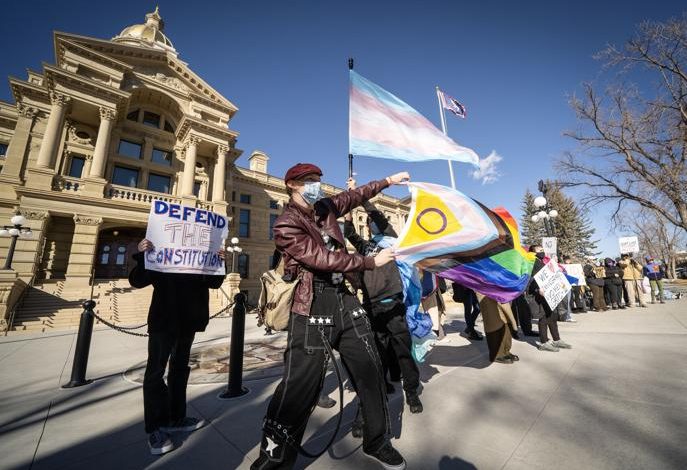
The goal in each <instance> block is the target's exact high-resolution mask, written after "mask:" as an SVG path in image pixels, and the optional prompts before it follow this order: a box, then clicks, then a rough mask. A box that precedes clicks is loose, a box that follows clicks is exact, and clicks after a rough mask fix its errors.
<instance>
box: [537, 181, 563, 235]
mask: <svg viewBox="0 0 687 470" xmlns="http://www.w3.org/2000/svg"><path fill="white" fill-rule="evenodd" d="M548 190H549V188H548V186H547V185H546V183H545V182H544V181H543V180H539V191H541V193H542V196H537V197H536V198H534V206H535V207H536V208H537V209H539V212H537V213H536V214H534V215H533V216H532V219H531V220H532V222H535V223H537V222H539V221H540V220H541V221H542V222H544V230H546V236H547V237H555V236H556V226H555V225H554V223H553V219H555V218H556V217H558V211H557V210H556V209H552V208H551V207H550V206H549V201H547V199H546V193H547V192H548Z"/></svg>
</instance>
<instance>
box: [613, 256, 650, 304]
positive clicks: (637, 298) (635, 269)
mask: <svg viewBox="0 0 687 470" xmlns="http://www.w3.org/2000/svg"><path fill="white" fill-rule="evenodd" d="M618 266H620V267H621V268H622V269H623V282H624V283H625V289H626V290H627V306H628V307H632V305H633V304H635V302H636V305H637V307H644V308H646V304H645V303H644V299H643V298H642V291H643V290H644V288H643V287H642V278H643V275H642V265H641V264H639V263H638V262H636V261H635V260H634V259H632V257H631V256H630V255H629V254H627V253H626V254H623V255H622V256H621V257H620V261H619V262H618Z"/></svg>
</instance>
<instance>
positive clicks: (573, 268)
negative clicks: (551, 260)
mask: <svg viewBox="0 0 687 470" xmlns="http://www.w3.org/2000/svg"><path fill="white" fill-rule="evenodd" d="M563 267H564V268H565V272H567V273H568V274H569V275H570V276H572V277H576V278H577V279H578V281H577V284H575V285H576V286H586V285H587V282H586V281H585V279H584V268H582V265H581V264H564V265H563Z"/></svg>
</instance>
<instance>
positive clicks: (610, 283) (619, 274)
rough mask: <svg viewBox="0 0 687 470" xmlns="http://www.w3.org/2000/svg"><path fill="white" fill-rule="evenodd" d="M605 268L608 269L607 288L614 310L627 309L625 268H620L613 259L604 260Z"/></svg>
mask: <svg viewBox="0 0 687 470" xmlns="http://www.w3.org/2000/svg"><path fill="white" fill-rule="evenodd" d="M604 267H605V268H606V278H605V288H606V290H607V291H608V296H609V299H610V304H611V306H612V308H613V310H617V309H619V308H621V309H624V308H626V307H625V304H624V303H623V268H621V267H620V266H618V265H617V264H616V262H615V260H613V259H612V258H606V259H605V260H604Z"/></svg>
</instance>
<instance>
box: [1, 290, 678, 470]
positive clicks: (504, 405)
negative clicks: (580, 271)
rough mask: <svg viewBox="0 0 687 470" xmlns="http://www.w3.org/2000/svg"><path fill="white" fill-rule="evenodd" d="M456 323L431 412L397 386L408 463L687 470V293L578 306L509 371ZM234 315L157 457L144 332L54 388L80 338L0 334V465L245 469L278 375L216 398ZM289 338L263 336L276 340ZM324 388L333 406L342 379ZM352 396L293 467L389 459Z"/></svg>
mask: <svg viewBox="0 0 687 470" xmlns="http://www.w3.org/2000/svg"><path fill="white" fill-rule="evenodd" d="M449 319H450V321H451V323H450V325H449V326H448V331H449V341H447V342H442V343H440V344H439V345H437V346H436V347H435V349H434V351H433V352H432V353H431V355H430V356H429V358H428V359H427V361H426V363H424V364H423V365H422V366H421V372H422V380H423V385H424V391H423V394H422V400H423V402H424V405H425V411H424V413H422V414H419V415H411V414H410V413H408V412H407V410H405V409H404V406H403V397H402V395H401V393H400V392H397V393H396V394H394V395H392V396H390V402H389V404H390V410H391V416H392V428H393V434H394V436H395V438H396V440H395V441H394V444H395V446H396V447H397V448H398V449H399V450H400V451H401V452H402V453H403V455H404V456H405V457H406V459H407V461H408V468H410V469H417V470H432V469H441V470H448V469H475V468H478V469H507V470H519V469H528V470H532V469H534V470H536V469H550V468H556V469H571V470H580V469H672V468H674V469H683V468H685V465H686V463H687V445H685V442H687V372H686V370H687V369H686V368H685V363H684V361H685V351H686V350H687V301H685V300H684V299H683V300H676V301H671V302H668V303H667V304H665V305H652V306H650V308H648V309H639V308H635V309H630V310H620V311H609V312H604V313H588V314H581V315H576V319H577V320H578V323H575V324H570V323H562V324H560V325H561V335H562V337H563V339H565V340H566V341H568V342H570V343H571V344H573V346H574V349H572V350H570V351H560V352H557V353H548V352H540V351H538V350H537V349H536V348H535V347H534V346H533V345H532V344H530V343H527V342H524V341H515V342H514V345H513V352H514V353H516V354H518V355H520V358H521V360H520V362H519V363H516V364H514V365H502V364H492V365H490V364H489V362H488V361H487V359H486V344H485V343H484V342H479V343H473V344H471V343H469V342H468V341H467V340H465V339H464V338H462V337H461V336H459V334H458V331H460V329H461V327H462V326H463V321H462V314H461V313H460V311H459V310H453V311H451V315H450V316H449ZM229 322H230V320H229V319H217V320H213V322H212V323H211V325H210V327H209V328H208V331H207V332H205V333H203V334H199V335H198V336H197V341H196V346H195V349H194V350H195V351H196V352H197V355H196V357H197V358H199V360H198V364H199V365H198V368H197V371H196V372H194V374H195V375H196V376H197V380H194V382H195V384H194V385H190V386H189V391H188V400H189V405H190V406H189V412H190V414H193V415H197V416H202V417H204V418H206V419H208V420H210V425H208V426H207V427H205V428H204V429H202V430H199V431H197V432H196V433H193V434H191V435H189V436H181V437H180V440H178V441H177V443H178V444H180V447H179V448H178V449H177V450H175V451H174V452H172V453H170V454H168V455H165V456H163V457H159V458H154V457H152V456H151V455H150V454H149V453H148V448H147V445H146V436H145V434H144V433H143V425H142V397H141V387H140V384H139V380H137V378H136V377H137V374H139V378H140V370H141V369H140V367H141V365H142V361H144V360H145V357H146V341H145V339H142V338H137V337H131V336H126V335H123V334H121V333H117V332H114V331H112V330H108V329H98V330H97V331H96V332H95V333H94V335H93V342H92V347H91V356H90V361H89V368H88V377H89V378H94V379H96V380H95V382H94V383H93V384H91V385H88V386H84V387H80V388H76V389H71V390H62V389H60V388H59V385H60V384H62V383H65V382H67V381H68V378H69V374H70V369H71V361H72V357H71V353H72V350H73V347H74V342H75V341H74V340H75V334H74V333H73V332H69V333H64V334H54V335H50V336H10V337H6V338H2V339H0V377H1V378H2V379H1V380H0V397H1V398H0V400H1V401H0V456H2V457H1V458H0V468H2V469H35V470H47V469H94V468H97V469H98V470H108V469H118V470H119V469H144V468H145V469H148V468H149V469H162V468H164V469H173V470H177V469H179V470H182V469H184V470H186V469H194V470H200V469H234V468H241V469H247V468H248V467H249V466H250V463H251V462H252V461H253V460H254V459H255V458H256V457H257V444H258V442H259V439H260V424H261V419H262V416H263V414H264V412H265V408H266V406H267V402H268V400H269V399H270V397H271V395H272V392H273V390H274V387H275V386H276V384H277V381H278V377H276V376H275V374H273V373H269V371H272V372H274V371H275V369H274V368H273V367H267V368H264V367H263V368H262V370H263V371H266V372H263V373H261V372H259V371H260V370H261V367H260V366H259V364H260V363H261V362H262V361H261V360H258V361H253V363H252V365H251V366H250V367H251V369H250V370H249V371H247V374H246V375H247V377H249V378H251V380H247V381H246V382H245V385H247V386H248V387H249V388H250V393H249V394H248V395H246V396H244V397H241V398H239V399H236V400H232V401H220V400H218V399H217V395H218V394H219V393H220V392H221V391H223V389H224V387H225V385H224V384H222V383H218V382H217V381H218V380H221V376H222V375H224V370H222V367H221V363H222V361H223V360H225V359H226V344H225V345H224V346H223V344H224V343H226V342H228V341H227V339H226V335H227V332H228V330H229ZM246 323H247V325H248V327H247V333H246V335H247V341H248V343H250V344H252V345H253V346H252V347H254V349H253V350H252V351H253V352H252V353H251V357H253V358H254V359H255V358H263V359H264V361H265V363H270V361H271V363H270V364H269V365H271V366H275V364H274V355H273V354H274V351H273V350H272V349H271V348H270V347H265V348H262V349H261V348H260V345H259V344H258V343H260V342H262V340H263V339H264V337H263V336H262V331H261V330H260V329H258V328H257V327H256V326H255V323H254V321H253V318H252V317H249V318H247V319H246ZM280 336H281V335H277V336H275V337H269V338H267V340H268V341H267V342H268V343H272V342H274V344H278V343H279V341H283V338H280ZM223 348H224V349H223ZM203 358H204V359H203ZM212 363H215V366H212V365H211V364H212ZM256 364H257V365H256ZM276 366H277V367H278V365H276ZM137 371H138V372H137ZM124 372H126V374H124ZM251 374H253V375H251ZM218 377H220V378H219V379H218ZM325 386H326V390H327V391H328V392H331V396H332V397H333V398H336V399H338V391H337V390H336V381H335V379H334V377H331V376H330V377H328V379H327V381H326V384H325ZM352 398H353V394H351V393H349V392H346V393H345V403H346V405H347V406H346V409H345V417H344V429H343V432H342V433H341V434H340V436H339V438H338V441H337V442H336V444H335V445H334V447H333V448H332V449H330V451H329V452H328V453H327V454H325V455H324V456H322V457H321V458H319V459H318V460H317V461H314V462H313V461H310V460H307V459H301V460H299V462H298V465H297V468H306V467H307V468H308V469H313V470H318V469H363V468H370V469H375V468H378V467H376V466H375V464H371V463H370V462H369V461H368V460H367V459H366V458H365V456H364V455H363V454H362V451H361V450H360V440H356V439H354V438H352V437H351V435H350V433H349V432H348V430H349V429H350V422H351V421H352V418H353V414H354V411H355V410H354V406H353V405H352V404H351V403H350V401H351V399H352ZM337 409H338V408H333V409H329V410H323V409H317V410H316V411H315V413H314V415H313V417H312V418H311V420H310V426H309V428H308V429H309V430H308V432H307V433H306V438H307V439H308V443H307V444H306V447H307V448H309V449H311V450H315V449H316V448H318V447H320V446H321V445H323V444H324V443H325V442H326V438H328V437H329V436H330V435H331V434H330V433H331V431H332V430H333V427H334V425H335V418H336V416H335V413H336V410H337Z"/></svg>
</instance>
